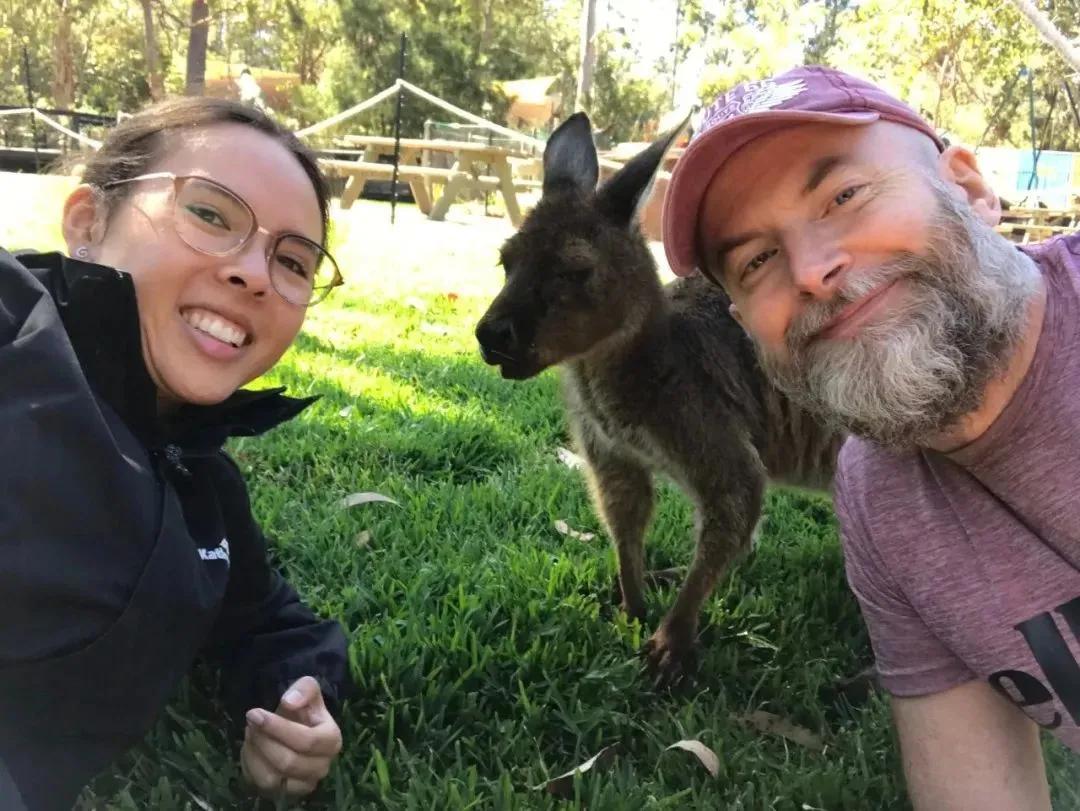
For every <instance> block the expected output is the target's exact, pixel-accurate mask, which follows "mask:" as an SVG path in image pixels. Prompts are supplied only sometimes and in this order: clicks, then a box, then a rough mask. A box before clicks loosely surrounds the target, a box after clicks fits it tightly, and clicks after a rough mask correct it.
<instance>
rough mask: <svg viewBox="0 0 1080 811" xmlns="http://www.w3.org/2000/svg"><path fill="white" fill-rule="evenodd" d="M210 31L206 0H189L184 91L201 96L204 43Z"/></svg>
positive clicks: (204, 80) (204, 71)
mask: <svg viewBox="0 0 1080 811" xmlns="http://www.w3.org/2000/svg"><path fill="white" fill-rule="evenodd" d="M209 33H210V9H209V7H208V6H207V2H206V0H191V28H190V30H189V33H188V52H187V84H186V86H185V87H184V93H185V94H186V95H188V96H201V95H202V94H203V92H204V91H205V90H206V43H207V38H208V36H209Z"/></svg>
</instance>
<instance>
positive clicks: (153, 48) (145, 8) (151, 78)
mask: <svg viewBox="0 0 1080 811" xmlns="http://www.w3.org/2000/svg"><path fill="white" fill-rule="evenodd" d="M139 2H140V4H141V5H142V12H143V27H144V28H145V32H146V33H145V42H146V45H145V52H146V79H147V84H148V85H149V87H150V98H152V99H153V100H154V101H160V100H161V99H163V98H165V83H164V80H163V79H162V77H161V55H160V53H159V51H158V43H157V34H156V33H155V31H154V9H153V6H152V5H151V2H152V0H139Z"/></svg>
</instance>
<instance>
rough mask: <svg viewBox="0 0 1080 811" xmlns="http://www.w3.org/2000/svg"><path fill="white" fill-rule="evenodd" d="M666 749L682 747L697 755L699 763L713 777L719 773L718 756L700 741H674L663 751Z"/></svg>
mask: <svg viewBox="0 0 1080 811" xmlns="http://www.w3.org/2000/svg"><path fill="white" fill-rule="evenodd" d="M668 749H684V750H686V751H687V752H690V753H691V754H692V755H694V756H695V757H697V759H698V760H700V761H701V765H702V766H704V767H705V770H706V771H708V773H709V774H711V775H712V776H713V777H716V776H717V775H719V774H720V758H718V757H717V756H716V752H714V751H713V750H712V749H710V748H709V747H707V746H706V745H705V744H703V743H702V742H701V741H696V740H683V741H676V742H675V743H673V744H671V746H669V747H668V748H667V749H665V750H664V751H665V752H666V751H668Z"/></svg>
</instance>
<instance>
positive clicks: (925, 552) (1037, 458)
mask: <svg viewBox="0 0 1080 811" xmlns="http://www.w3.org/2000/svg"><path fill="white" fill-rule="evenodd" d="M1025 250H1026V251H1027V253H1028V254H1029V255H1030V256H1032V258H1033V259H1034V260H1035V261H1036V263H1037V264H1038V265H1039V267H1040V269H1041V270H1042V273H1043V276H1044V277H1045V279H1046V282H1047V291H1048V292H1047V305H1046V316H1045V321H1044V324H1043V328H1042V333H1041V335H1040V337H1039V342H1038V346H1037V348H1036V350H1035V357H1034V359H1033V360H1032V363H1031V368H1030V369H1029V370H1028V373H1027V375H1026V377H1025V378H1024V380H1023V381H1022V383H1021V385H1020V387H1019V389H1018V390H1017V391H1016V392H1015V394H1014V395H1013V397H1012V399H1011V400H1010V402H1009V404H1008V405H1007V406H1006V408H1005V410H1004V411H1003V412H1002V413H1001V415H1000V416H999V417H998V418H997V420H996V421H995V422H994V423H993V425H991V426H990V428H989V429H988V430H987V431H986V433H984V434H983V435H982V436H981V437H979V438H978V439H977V440H976V441H975V442H973V443H971V444H970V445H967V446H965V447H963V448H962V449H960V450H959V451H956V452H954V453H951V454H941V453H936V452H933V451H928V450H913V451H910V452H904V453H892V452H889V451H886V450H884V449H882V448H880V447H878V446H875V445H873V444H872V443H869V442H866V441H864V440H859V439H851V440H849V441H848V442H847V443H845V445H844V447H843V449H842V450H841V453H840V463H839V471H838V474H837V478H836V490H835V502H836V509H837V514H838V516H839V519H840V527H841V536H842V538H843V544H844V558H845V563H846V567H847V575H848V582H849V583H850V584H851V588H852V590H853V591H854V592H855V595H856V597H857V598H858V600H859V603H860V604H861V607H862V612H863V617H864V618H865V620H866V624H867V627H868V628H869V630H870V638H871V642H872V644H873V647H874V654H875V656H876V658H877V667H878V671H879V674H880V678H881V681H882V684H883V685H884V687H885V688H886V689H887V690H888V691H889V692H891V693H893V694H894V695H898V696H918V695H925V694H928V693H935V692H939V691H942V690H946V689H948V688H950V687H954V686H956V685H958V684H961V683H963V682H966V681H970V680H971V679H986V680H987V681H988V682H989V683H990V684H991V685H992V686H993V687H994V688H996V689H997V690H998V691H999V692H1000V693H1001V694H1002V695H1004V696H1006V697H1007V698H1009V699H1010V700H1011V701H1013V702H1014V703H1015V704H1016V705H1017V706H1019V707H1021V708H1022V709H1023V711H1024V712H1026V713H1027V714H1028V715H1029V716H1030V717H1031V718H1032V719H1033V720H1035V721H1036V722H1037V723H1038V724H1039V725H1040V726H1043V727H1045V728H1047V729H1052V730H1053V731H1054V733H1055V734H1056V735H1057V736H1058V738H1060V739H1061V741H1062V742H1064V743H1065V744H1066V745H1068V746H1070V747H1071V748H1073V749H1077V750H1080V486H1078V482H1080V235H1072V236H1068V237H1061V238H1057V239H1054V240H1051V241H1049V242H1046V243H1043V244H1041V245H1036V246H1031V247H1030V248H1026V249H1025Z"/></svg>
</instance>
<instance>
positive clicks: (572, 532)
mask: <svg viewBox="0 0 1080 811" xmlns="http://www.w3.org/2000/svg"><path fill="white" fill-rule="evenodd" d="M555 531H556V532H558V533H559V534H560V535H566V536H567V537H570V538H577V539H578V540H579V541H591V540H592V539H593V538H595V537H596V533H595V532H579V531H578V530H576V529H571V528H570V525H569V524H568V523H566V522H565V521H563V520H562V519H561V518H560V519H559V520H558V521H556V522H555Z"/></svg>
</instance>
